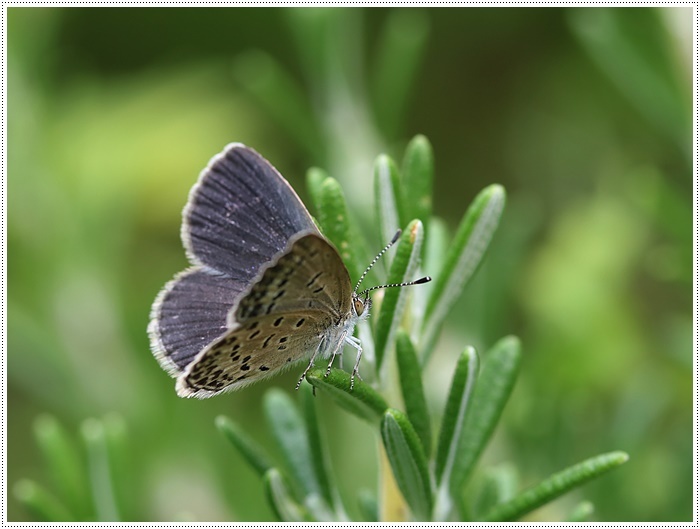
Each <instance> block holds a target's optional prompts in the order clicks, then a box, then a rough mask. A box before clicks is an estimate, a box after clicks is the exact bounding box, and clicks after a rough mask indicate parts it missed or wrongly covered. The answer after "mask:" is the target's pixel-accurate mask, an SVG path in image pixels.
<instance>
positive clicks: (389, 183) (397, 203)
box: [374, 154, 409, 243]
mask: <svg viewBox="0 0 700 529" xmlns="http://www.w3.org/2000/svg"><path fill="white" fill-rule="evenodd" d="M403 202H404V199H403V188H402V186H401V182H400V179H399V170H398V169H397V168H396V164H395V163H394V161H393V160H392V159H391V158H389V157H388V156H387V155H385V154H382V155H380V156H379V157H378V158H377V160H376V161H375V162H374V206H375V209H376V213H377V221H378V222H379V232H380V234H381V240H382V241H383V242H384V243H387V242H389V241H390V240H391V239H392V238H393V237H394V234H395V233H396V230H398V229H399V227H401V226H405V225H406V224H407V223H408V220H409V219H407V218H406V215H405V213H404V211H403Z"/></svg>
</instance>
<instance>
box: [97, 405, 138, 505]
mask: <svg viewBox="0 0 700 529" xmlns="http://www.w3.org/2000/svg"><path fill="white" fill-rule="evenodd" d="M102 424H103V426H104V431H105V441H106V443H107V453H108V456H109V468H110V472H111V475H112V483H113V484H114V497H115V501H116V504H117V505H118V506H119V512H120V513H121V515H122V518H124V519H134V517H138V510H139V508H138V498H137V497H136V494H134V490H135V489H134V486H135V485H136V483H134V476H135V470H134V467H133V465H132V463H133V456H132V454H131V447H130V446H129V432H128V430H127V426H126V421H125V420H124V417H122V416H121V415H120V414H118V413H114V412H113V413H108V414H106V415H105V416H104V417H103V418H102Z"/></svg>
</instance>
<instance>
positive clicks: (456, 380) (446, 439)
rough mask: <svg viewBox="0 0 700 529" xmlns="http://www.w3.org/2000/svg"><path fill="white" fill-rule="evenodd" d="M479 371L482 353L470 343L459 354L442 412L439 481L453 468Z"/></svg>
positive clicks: (436, 469)
mask: <svg viewBox="0 0 700 529" xmlns="http://www.w3.org/2000/svg"><path fill="white" fill-rule="evenodd" d="M478 372H479V356H478V355H477V353H476V349H474V348H473V347H467V348H466V349H465V350H464V351H463V352H462V354H461V355H460V356H459V360H458V361H457V367H456V368H455V372H454V375H452V385H451V386H450V393H449V395H448V397H447V403H446V404H445V412H444V413H443V414H442V425H441V427H440V436H439V438H438V446H437V453H436V455H435V476H436V478H437V480H438V482H440V481H441V480H442V476H443V473H444V472H445V470H446V469H447V472H448V473H451V471H452V465H453V464H454V460H455V457H456V456H457V451H458V448H459V439H460V437H461V435H462V431H463V430H464V423H465V418H466V415H467V410H468V408H469V406H471V398H472V392H473V390H474V386H475V385H476V378H477V373H478Z"/></svg>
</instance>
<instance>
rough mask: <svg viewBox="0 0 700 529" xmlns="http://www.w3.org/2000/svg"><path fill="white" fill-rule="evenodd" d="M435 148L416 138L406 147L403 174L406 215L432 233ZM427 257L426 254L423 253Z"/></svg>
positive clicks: (418, 137) (419, 136)
mask: <svg viewBox="0 0 700 529" xmlns="http://www.w3.org/2000/svg"><path fill="white" fill-rule="evenodd" d="M434 166H435V164H434V161H433V147H432V145H430V142H429V141H428V138H426V137H425V136H422V135H418V136H415V137H414V138H413V139H412V140H411V142H410V143H409V144H408V147H406V153H405V154H404V158H403V165H402V168H401V174H402V175H403V188H404V189H405V193H406V215H407V217H408V218H409V219H418V220H420V221H421V222H422V223H423V228H424V229H425V231H426V233H430V217H431V215H432V213H433V174H434V172H435V169H434ZM423 256H424V257H425V256H426V252H425V251H424V252H423Z"/></svg>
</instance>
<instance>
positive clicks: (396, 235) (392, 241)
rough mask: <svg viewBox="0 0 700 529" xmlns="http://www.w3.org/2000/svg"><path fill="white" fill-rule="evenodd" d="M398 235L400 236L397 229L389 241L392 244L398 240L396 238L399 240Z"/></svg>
mask: <svg viewBox="0 0 700 529" xmlns="http://www.w3.org/2000/svg"><path fill="white" fill-rule="evenodd" d="M399 237H401V230H399V231H397V232H396V234H395V235H394V238H393V239H391V243H390V244H394V243H395V242H396V241H398V240H399Z"/></svg>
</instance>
